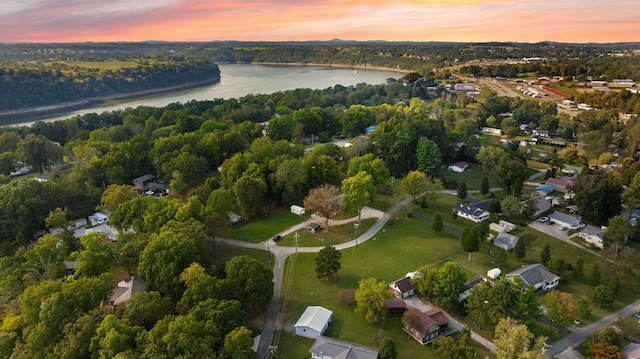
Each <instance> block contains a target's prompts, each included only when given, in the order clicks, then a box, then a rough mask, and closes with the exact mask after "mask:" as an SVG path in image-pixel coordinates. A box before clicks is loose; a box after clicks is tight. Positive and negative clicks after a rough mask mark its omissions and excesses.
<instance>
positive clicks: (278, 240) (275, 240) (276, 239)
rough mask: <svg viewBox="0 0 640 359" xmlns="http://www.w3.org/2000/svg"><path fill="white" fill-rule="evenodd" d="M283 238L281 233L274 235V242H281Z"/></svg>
mask: <svg viewBox="0 0 640 359" xmlns="http://www.w3.org/2000/svg"><path fill="white" fill-rule="evenodd" d="M281 239H282V236H281V235H277V236H275V237H273V241H274V242H280V240H281Z"/></svg>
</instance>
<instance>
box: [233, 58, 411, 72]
mask: <svg viewBox="0 0 640 359" xmlns="http://www.w3.org/2000/svg"><path fill="white" fill-rule="evenodd" d="M246 63H247V64H250V65H269V66H278V65H282V66H316V67H338V68H343V69H357V70H372V71H391V72H399V73H404V74H408V73H410V72H412V71H411V70H405V69H399V68H397V69H394V68H391V67H380V66H367V65H344V64H317V63H313V62H255V61H252V62H246Z"/></svg>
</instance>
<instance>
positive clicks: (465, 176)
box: [447, 163, 498, 191]
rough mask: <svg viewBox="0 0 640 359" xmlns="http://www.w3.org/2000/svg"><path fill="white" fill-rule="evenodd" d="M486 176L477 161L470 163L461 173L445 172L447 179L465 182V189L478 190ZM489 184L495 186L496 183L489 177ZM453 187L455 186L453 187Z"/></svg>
mask: <svg viewBox="0 0 640 359" xmlns="http://www.w3.org/2000/svg"><path fill="white" fill-rule="evenodd" d="M484 177H488V176H486V175H485V174H484V172H482V167H480V165H479V164H477V163H470V164H469V167H468V168H467V170H466V171H464V172H463V173H457V172H453V171H448V172H447V179H448V180H449V181H452V180H453V181H456V182H457V183H460V182H464V183H466V184H467V190H468V191H472V190H479V189H480V186H481V185H482V179H483V178H484ZM489 186H490V187H497V186H498V184H497V182H496V181H495V179H492V178H489ZM454 189H455V188H454Z"/></svg>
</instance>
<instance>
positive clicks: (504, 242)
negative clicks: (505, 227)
mask: <svg viewBox="0 0 640 359" xmlns="http://www.w3.org/2000/svg"><path fill="white" fill-rule="evenodd" d="M517 243H518V237H516V236H514V235H513V234H509V233H506V232H500V233H498V235H497V236H496V238H495V239H494V240H493V245H494V246H496V247H500V248H502V249H504V250H505V251H510V250H512V249H513V248H515V246H516V244H517Z"/></svg>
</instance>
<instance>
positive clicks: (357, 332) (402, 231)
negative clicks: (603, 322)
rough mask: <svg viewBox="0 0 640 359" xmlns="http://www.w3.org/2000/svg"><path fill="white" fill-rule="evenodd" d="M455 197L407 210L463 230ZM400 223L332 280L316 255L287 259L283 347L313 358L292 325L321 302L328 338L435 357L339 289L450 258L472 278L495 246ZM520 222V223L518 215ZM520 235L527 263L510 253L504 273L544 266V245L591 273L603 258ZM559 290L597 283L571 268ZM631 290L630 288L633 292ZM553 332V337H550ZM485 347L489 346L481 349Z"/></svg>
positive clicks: (351, 252) (396, 323)
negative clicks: (367, 316)
mask: <svg viewBox="0 0 640 359" xmlns="http://www.w3.org/2000/svg"><path fill="white" fill-rule="evenodd" d="M455 202H457V198H456V197H454V196H442V197H440V198H439V199H438V201H437V202H436V203H435V204H433V205H432V207H431V208H428V209H426V210H422V209H420V208H419V207H418V206H416V205H411V207H410V209H409V212H414V211H415V212H416V213H419V214H421V215H422V216H424V217H428V218H432V216H433V214H434V213H435V212H436V211H437V212H440V213H441V215H442V218H443V222H444V223H445V224H447V225H450V226H453V227H456V228H458V229H462V228H465V227H467V226H469V225H471V222H468V221H465V220H463V219H460V218H458V219H455V220H454V219H452V218H451V216H449V215H448V213H450V209H451V206H453V204H455ZM398 218H399V219H398V220H395V218H394V220H392V221H391V222H389V223H388V224H387V225H386V226H385V227H384V229H383V231H381V232H379V233H378V235H376V240H375V241H374V240H369V241H367V242H365V243H363V244H361V245H360V246H359V247H358V248H350V249H346V250H344V251H342V252H341V253H342V258H341V264H342V268H341V270H340V271H339V272H338V276H337V277H336V278H335V279H334V280H332V281H327V280H326V279H318V278H316V277H315V272H314V268H315V262H314V259H315V256H316V255H315V254H298V257H297V259H296V260H295V261H293V260H291V259H290V260H288V261H287V267H291V266H294V268H293V270H294V273H295V274H294V276H293V280H292V283H291V287H290V289H289V290H287V291H286V293H287V294H286V295H287V298H288V305H287V307H286V316H285V328H287V329H288V330H289V331H290V332H288V333H283V334H282V337H281V342H280V348H281V349H279V352H280V353H281V354H283V355H284V356H285V357H291V358H298V357H300V358H302V357H303V355H308V350H309V348H310V346H311V343H312V341H308V340H305V339H300V338H297V337H295V336H294V335H293V334H291V330H292V326H293V324H294V323H295V321H296V320H297V318H298V317H299V316H300V314H302V312H303V311H304V309H305V308H306V307H307V306H308V305H322V306H324V307H326V308H328V309H330V310H332V311H333V312H334V322H333V324H332V326H331V327H330V329H329V331H328V332H327V335H328V336H331V337H336V338H339V339H342V340H346V341H352V342H355V343H360V344H363V345H367V346H371V347H377V346H378V343H379V341H380V340H381V339H382V338H383V337H384V336H390V337H391V338H393V339H394V341H395V342H396V345H397V348H398V351H399V355H398V357H399V358H414V357H433V356H434V353H433V351H432V349H431V347H430V346H429V345H427V346H424V347H423V346H421V345H419V344H418V343H417V342H415V341H414V340H413V339H407V335H406V333H404V332H403V331H402V329H401V325H400V320H399V318H392V317H390V318H387V319H386V320H385V322H384V323H378V324H370V323H368V322H365V321H364V320H362V319H360V318H358V317H357V316H356V315H355V314H354V312H353V307H352V306H344V305H342V304H339V303H338V302H337V300H336V298H337V296H338V294H339V293H340V292H341V291H343V290H345V289H348V288H354V289H355V288H357V286H358V281H359V280H360V279H362V278H366V277H375V278H377V279H378V280H380V281H384V282H385V283H388V282H391V281H393V280H395V279H398V278H401V277H402V276H404V275H405V274H406V273H407V272H410V271H414V270H416V269H417V268H418V267H419V266H421V265H424V264H430V263H434V264H442V263H444V262H446V261H449V260H452V261H455V262H456V263H458V265H460V266H461V267H462V269H463V270H464V271H465V273H467V276H468V278H469V279H470V278H472V277H473V276H475V275H484V274H485V273H486V272H487V270H489V269H491V268H493V267H495V265H494V264H493V263H492V262H491V257H490V256H489V255H488V251H490V250H491V249H492V248H495V247H493V245H492V244H491V243H489V242H483V243H481V248H480V251H479V252H476V253H472V254H471V256H469V254H468V253H466V252H464V251H462V249H461V245H460V243H459V240H458V239H457V237H456V236H455V234H454V232H453V231H451V230H447V229H445V230H443V231H442V232H441V233H440V234H436V233H434V232H433V231H432V230H431V224H430V222H428V221H425V220H423V219H421V218H417V216H413V218H411V217H406V216H403V215H401V216H399V217H398ZM520 222H522V220H520ZM514 234H516V235H518V236H521V237H522V236H525V238H527V240H528V247H527V255H526V257H525V258H524V260H522V261H521V260H519V259H517V258H516V257H515V255H514V254H513V253H509V254H508V259H507V262H506V264H505V265H503V266H502V267H501V269H502V270H503V273H507V272H509V271H512V270H514V269H516V268H518V267H520V266H522V265H523V264H528V263H538V262H539V258H540V253H541V251H542V248H543V247H544V245H546V244H549V246H550V247H551V254H552V257H553V258H555V257H558V256H562V258H564V259H565V261H566V262H568V263H572V264H575V261H576V260H577V259H578V258H580V257H582V258H583V259H584V262H585V268H584V270H585V273H589V271H590V270H591V267H592V266H593V265H594V264H595V263H599V264H600V268H603V267H604V266H605V264H604V263H605V262H604V261H603V260H602V259H601V258H598V257H595V256H593V255H591V254H589V253H587V252H584V251H582V250H581V249H579V248H576V247H574V246H571V245H569V244H567V243H564V242H562V241H559V240H557V239H554V238H551V237H549V236H547V235H544V234H541V233H539V232H537V231H534V230H532V229H529V228H527V227H521V226H519V228H518V229H517V230H516V231H515V232H514ZM558 289H559V290H561V291H564V292H569V293H572V294H573V295H574V298H578V297H581V296H583V295H589V294H590V292H591V291H592V287H591V286H590V285H588V284H584V283H579V282H576V281H575V280H572V279H571V272H570V271H568V272H567V273H565V275H564V276H563V280H562V281H561V284H560V286H559V287H558ZM627 290H628V289H627ZM635 297H636V296H635V295H633V293H631V292H629V293H621V294H620V295H619V296H618V298H621V299H622V300H618V301H616V303H615V304H614V306H613V307H612V308H611V309H610V310H616V309H618V308H621V307H622V306H624V305H626V304H628V303H630V302H632V301H633V300H634V298H635ZM592 310H593V316H592V317H591V318H583V319H584V320H583V323H584V324H585V325H586V324H588V323H590V322H592V321H595V320H596V319H598V318H600V317H602V316H604V315H606V314H607V313H608V312H609V310H607V311H605V310H602V309H600V308H596V307H592ZM458 320H460V321H461V322H463V323H465V324H467V325H469V326H470V327H471V329H473V330H475V331H478V332H480V333H482V334H483V335H484V336H486V337H487V338H488V339H493V332H492V331H493V328H477V327H475V325H473V324H470V323H468V322H466V321H465V320H464V318H458ZM531 330H532V331H533V332H534V333H535V334H536V335H544V336H549V337H550V340H549V343H552V342H554V341H556V340H557V339H559V338H560V337H561V336H560V334H558V333H557V332H556V330H555V329H553V330H551V331H550V329H549V327H548V326H547V325H544V324H541V323H535V324H534V325H532V326H531ZM550 333H551V335H550ZM480 349H481V350H483V348H480ZM478 353H479V354H478V355H480V357H484V356H485V355H489V356H490V357H491V356H492V355H491V354H490V353H488V352H487V351H479V352H478Z"/></svg>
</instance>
